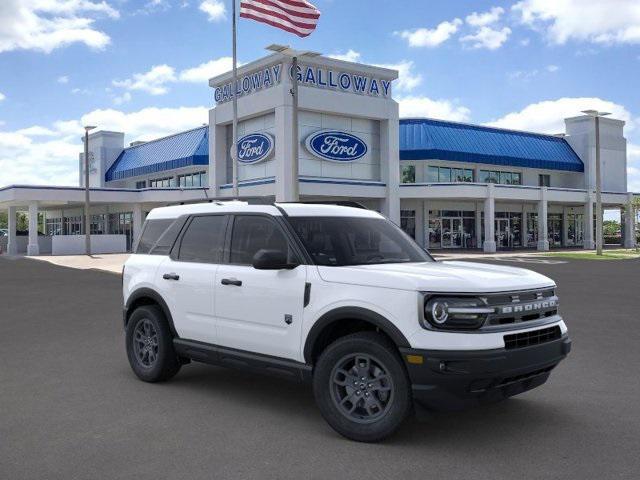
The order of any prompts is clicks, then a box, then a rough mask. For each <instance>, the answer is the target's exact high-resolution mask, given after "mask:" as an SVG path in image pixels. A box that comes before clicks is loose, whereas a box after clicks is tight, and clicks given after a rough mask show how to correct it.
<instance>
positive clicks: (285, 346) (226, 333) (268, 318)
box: [215, 215, 307, 360]
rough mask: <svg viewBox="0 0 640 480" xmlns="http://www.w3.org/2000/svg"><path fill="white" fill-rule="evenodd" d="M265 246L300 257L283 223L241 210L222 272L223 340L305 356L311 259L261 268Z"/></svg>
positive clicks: (218, 296) (219, 319)
mask: <svg viewBox="0 0 640 480" xmlns="http://www.w3.org/2000/svg"><path fill="white" fill-rule="evenodd" d="M260 249H273V250H281V251H283V252H286V253H287V254H288V255H289V258H290V261H295V260H298V258H297V256H296V255H295V253H294V249H293V247H292V246H291V245H289V241H288V239H287V236H286V235H285V233H284V231H283V229H282V227H281V225H279V224H278V223H277V222H276V221H275V219H273V218H271V217H268V216H262V215H236V216H235V218H234V221H233V226H232V232H231V242H230V249H229V250H230V251H229V261H228V263H226V264H223V265H221V266H220V267H219V268H218V271H217V273H216V280H215V284H216V293H215V305H216V324H217V334H218V344H219V345H221V346H225V347H230V348H235V349H239V350H245V351H250V352H256V353H261V354H265V355H273V356H278V357H283V358H290V359H293V360H300V341H301V340H300V335H301V332H302V310H303V307H304V290H305V282H306V277H307V270H306V268H307V267H306V266H305V265H299V266H298V267H296V268H294V269H291V270H257V269H255V268H253V266H252V265H251V264H252V260H253V256H254V255H255V254H256V252H257V251H258V250H260Z"/></svg>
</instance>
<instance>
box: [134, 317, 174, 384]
mask: <svg viewBox="0 0 640 480" xmlns="http://www.w3.org/2000/svg"><path fill="white" fill-rule="evenodd" d="M145 319H146V320H149V321H150V322H151V323H152V325H153V327H154V328H155V330H156V332H157V336H158V355H157V359H156V362H155V363H154V364H153V365H152V366H151V367H146V366H144V365H142V364H141V363H140V361H139V360H138V359H137V357H136V354H135V350H134V346H133V344H134V332H135V330H136V327H137V325H138V324H139V323H140V322H141V321H142V320H145ZM126 349H127V358H128V360H129V364H130V365H131V369H132V370H133V372H134V373H135V374H136V375H137V376H138V378H140V379H141V380H144V381H146V382H157V381H162V380H166V379H167V378H170V377H172V376H173V375H175V373H177V370H178V369H179V368H180V366H179V363H178V360H177V357H176V354H175V352H174V350H173V337H172V335H171V332H170V330H169V327H168V325H167V321H166V319H165V318H164V315H163V314H162V311H161V310H160V308H158V307H156V306H143V307H138V308H137V309H136V310H135V311H134V312H133V313H132V314H131V316H130V317H129V321H128V322H127V332H126Z"/></svg>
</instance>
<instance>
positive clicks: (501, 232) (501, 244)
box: [495, 218, 513, 248]
mask: <svg viewBox="0 0 640 480" xmlns="http://www.w3.org/2000/svg"><path fill="white" fill-rule="evenodd" d="M495 228H496V246H497V247H498V248H512V247H513V235H512V233H511V224H510V222H509V219H508V218H496V225H495Z"/></svg>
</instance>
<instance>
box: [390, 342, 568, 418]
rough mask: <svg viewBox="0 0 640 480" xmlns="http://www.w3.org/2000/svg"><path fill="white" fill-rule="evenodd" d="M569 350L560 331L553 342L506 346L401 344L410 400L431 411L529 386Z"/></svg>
mask: <svg viewBox="0 0 640 480" xmlns="http://www.w3.org/2000/svg"><path fill="white" fill-rule="evenodd" d="M570 350H571V340H570V339H569V336H568V335H567V334H566V333H565V334H564V335H563V336H562V337H560V338H558V339H557V340H553V341H550V342H547V343H543V344H540V345H534V346H530V347H524V348H514V349H511V350H505V349H504V348H502V349H494V350H480V351H475V350H473V351H448V350H418V349H411V348H401V349H400V352H401V353H402V357H403V359H404V362H405V365H406V367H407V371H408V373H409V377H410V379H411V383H412V389H413V399H414V400H415V401H416V402H418V403H419V404H421V405H422V406H423V407H426V408H427V409H431V410H459V409H462V408H465V407H468V406H472V405H477V404H480V403H491V402H495V401H498V400H502V399H504V398H507V397H511V396H513V395H518V394H519V393H522V392H525V391H527V390H531V389H532V388H536V387H538V386H540V385H542V384H543V383H544V382H546V381H547V378H549V374H550V372H551V370H552V369H553V368H554V367H555V366H556V365H557V364H558V363H559V362H560V361H561V360H563V359H564V358H565V357H566V356H567V354H568V353H569V352H570Z"/></svg>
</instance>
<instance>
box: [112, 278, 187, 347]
mask: <svg viewBox="0 0 640 480" xmlns="http://www.w3.org/2000/svg"><path fill="white" fill-rule="evenodd" d="M141 298H149V299H151V300H153V301H154V302H155V303H157V304H158V305H159V306H160V308H161V309H162V313H164V316H165V318H166V319H167V322H169V328H170V329H171V333H172V334H173V337H174V338H180V336H179V335H178V332H176V327H175V325H174V324H173V316H172V315H171V310H169V306H168V305H167V302H165V300H164V298H162V295H160V294H159V293H158V292H156V291H155V290H152V289H150V288H139V289H137V290H135V291H134V292H133V293H132V294H131V295H129V298H128V299H127V303H126V305H125V307H124V327H125V328H127V322H128V320H129V316H130V315H131V307H132V306H133V305H134V304H135V303H136V302H137V301H138V300H140V299H141Z"/></svg>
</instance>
